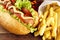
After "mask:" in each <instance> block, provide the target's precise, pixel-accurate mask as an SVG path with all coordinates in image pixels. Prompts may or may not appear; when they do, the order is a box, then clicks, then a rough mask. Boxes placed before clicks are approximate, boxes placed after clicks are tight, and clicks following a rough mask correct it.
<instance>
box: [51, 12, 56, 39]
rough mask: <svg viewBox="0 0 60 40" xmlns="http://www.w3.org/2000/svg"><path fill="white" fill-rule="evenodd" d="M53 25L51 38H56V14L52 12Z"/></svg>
mask: <svg viewBox="0 0 60 40" xmlns="http://www.w3.org/2000/svg"><path fill="white" fill-rule="evenodd" d="M53 17H54V19H55V20H54V25H53V26H52V37H55V38H56V31H57V13H55V12H54V16H53Z"/></svg>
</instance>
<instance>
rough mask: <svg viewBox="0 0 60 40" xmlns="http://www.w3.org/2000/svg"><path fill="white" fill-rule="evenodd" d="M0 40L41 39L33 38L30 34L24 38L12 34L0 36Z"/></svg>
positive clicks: (39, 39)
mask: <svg viewBox="0 0 60 40" xmlns="http://www.w3.org/2000/svg"><path fill="white" fill-rule="evenodd" d="M0 40H41V37H40V36H38V37H34V36H33V35H32V34H29V35H26V36H21V35H20V36H18V35H14V34H9V33H8V34H0Z"/></svg>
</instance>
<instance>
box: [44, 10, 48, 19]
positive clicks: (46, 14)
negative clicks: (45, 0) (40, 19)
mask: <svg viewBox="0 0 60 40" xmlns="http://www.w3.org/2000/svg"><path fill="white" fill-rule="evenodd" d="M47 16H48V11H45V13H44V18H45V19H46V18H47Z"/></svg>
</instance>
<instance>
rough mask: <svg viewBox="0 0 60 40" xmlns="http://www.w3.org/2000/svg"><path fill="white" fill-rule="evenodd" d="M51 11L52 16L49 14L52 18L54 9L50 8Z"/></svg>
mask: <svg viewBox="0 0 60 40" xmlns="http://www.w3.org/2000/svg"><path fill="white" fill-rule="evenodd" d="M49 11H50V14H49V15H50V16H53V13H54V11H53V8H52V7H51V8H50V10H49Z"/></svg>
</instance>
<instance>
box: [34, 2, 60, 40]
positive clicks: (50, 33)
mask: <svg viewBox="0 0 60 40" xmlns="http://www.w3.org/2000/svg"><path fill="white" fill-rule="evenodd" d="M57 8H60V7H59V6H58V5H57V3H53V4H48V5H46V7H45V9H46V10H45V11H44V12H42V13H43V14H42V15H41V16H43V17H42V18H41V19H42V20H40V23H39V26H38V31H37V32H35V33H34V35H35V36H38V35H40V36H43V37H42V39H43V40H46V39H49V40H50V39H51V38H52V37H53V38H55V39H56V36H57V14H58V12H59V13H60V9H57ZM56 12H57V13H56Z"/></svg>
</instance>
